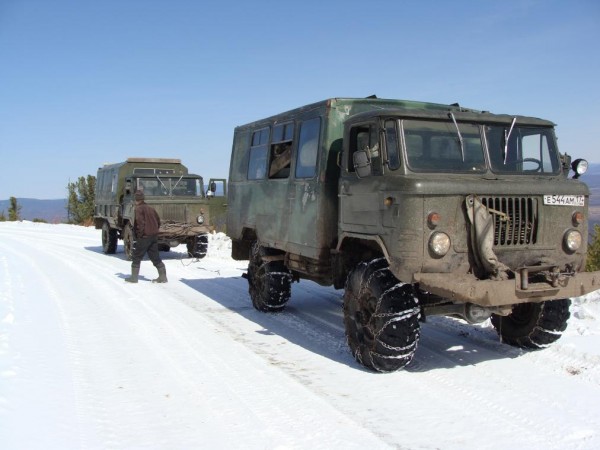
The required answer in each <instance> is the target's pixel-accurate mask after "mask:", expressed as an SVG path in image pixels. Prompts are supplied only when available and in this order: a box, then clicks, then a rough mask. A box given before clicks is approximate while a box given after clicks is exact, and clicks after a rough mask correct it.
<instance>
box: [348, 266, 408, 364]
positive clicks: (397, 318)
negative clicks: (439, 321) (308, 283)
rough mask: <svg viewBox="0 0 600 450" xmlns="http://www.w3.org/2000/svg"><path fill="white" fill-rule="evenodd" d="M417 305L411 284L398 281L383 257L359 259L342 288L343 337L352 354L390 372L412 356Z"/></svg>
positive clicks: (366, 362)
mask: <svg viewBox="0 0 600 450" xmlns="http://www.w3.org/2000/svg"><path fill="white" fill-rule="evenodd" d="M419 316H420V308H419V304H418V300H417V298H416V296H415V293H414V289H413V286H412V285H411V284H403V283H401V282H399V281H398V279H397V278H396V277H394V275H393V274H392V272H391V271H390V269H389V268H388V264H387V261H386V260H385V259H384V258H379V259H374V260H373V261H370V262H368V263H366V262H363V263H360V264H359V265H358V266H357V267H356V268H355V269H354V270H353V271H352V272H351V273H350V275H349V276H348V279H347V281H346V290H345V292H344V325H345V327H346V339H347V341H348V346H349V347H350V351H351V352H352V355H353V356H354V358H355V359H356V360H357V361H358V362H359V363H360V364H362V365H364V366H365V367H368V368H369V369H372V370H376V371H378V372H393V371H396V370H399V369H401V368H403V367H404V366H406V365H407V364H408V363H409V362H410V361H411V360H412V358H413V356H414V354H415V351H416V349H417V343H418V341H419V336H420V324H419Z"/></svg>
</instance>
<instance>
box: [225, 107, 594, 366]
mask: <svg viewBox="0 0 600 450" xmlns="http://www.w3.org/2000/svg"><path fill="white" fill-rule="evenodd" d="M586 166H587V163H586V161H584V160H580V159H578V160H576V161H573V162H572V163H571V158H570V157H569V156H568V155H567V154H560V153H559V151H558V147H557V143H556V137H555V133H554V124H553V123H552V122H550V121H547V120H542V119H538V118H533V117H524V116H520V115H504V114H492V113H489V112H485V111H478V110H474V109H468V108H464V107H461V106H460V105H458V104H453V105H444V104H434V103H424V102H415V101H403V100H386V99H378V98H365V99H350V98H332V99H328V100H325V101H321V102H318V103H314V104H311V105H308V106H304V107H301V108H297V109H294V110H291V111H288V112H285V113H282V114H278V115H276V116H273V117H269V118H266V119H263V120H258V121H256V122H253V123H250V124H247V125H243V126H239V127H237V128H236V129H235V132H234V138H233V148H232V155H231V165H230V178H229V195H228V213H227V233H228V235H229V236H230V237H231V239H232V256H233V258H234V259H236V260H245V259H248V260H249V263H248V272H247V274H245V277H246V278H247V279H248V284H249V292H250V297H251V299H252V303H253V305H254V307H255V308H256V309H258V310H260V311H265V312H278V311H281V310H283V309H284V307H285V305H286V303H287V302H288V300H289V299H290V296H291V284H292V282H293V281H298V280H300V279H307V280H313V281H315V282H317V283H319V284H321V285H333V286H335V288H345V292H344V296H343V314H344V324H345V330H346V338H347V342H348V345H349V347H350V349H351V352H352V354H353V355H354V357H355V358H356V360H357V361H358V362H359V363H361V364H363V365H364V366H366V367H368V368H371V369H374V370H377V371H382V372H389V371H394V370H397V369H400V368H402V367H404V366H405V365H406V364H408V363H409V362H410V360H411V358H412V357H413V355H414V353H415V349H416V347H417V342H418V340H419V336H420V323H421V322H422V321H425V319H426V318H427V317H428V316H434V315H447V316H455V317H461V318H463V319H465V320H466V321H468V322H471V323H478V322H483V321H486V320H487V319H489V318H491V323H492V324H493V326H494V327H495V328H496V330H497V332H498V334H499V335H500V337H501V339H502V340H503V341H505V342H506V343H508V344H512V345H515V346H519V347H525V348H539V347H544V346H546V345H548V344H550V343H552V342H554V341H556V340H557V339H558V338H559V336H560V334H561V332H562V331H564V330H565V328H566V325H567V319H568V318H569V305H570V300H569V298H571V297H574V296H580V295H583V294H586V293H588V292H590V291H593V290H596V289H599V288H600V272H594V273H586V272H583V270H584V267H585V257H586V248H587V242H586V241H587V237H588V221H587V219H588V203H589V190H588V188H587V186H586V185H585V184H584V183H582V182H581V181H580V180H578V177H579V175H581V174H582V173H583V172H584V171H585V169H586ZM571 169H572V170H573V171H574V175H573V177H572V178H569V175H570V170H571Z"/></svg>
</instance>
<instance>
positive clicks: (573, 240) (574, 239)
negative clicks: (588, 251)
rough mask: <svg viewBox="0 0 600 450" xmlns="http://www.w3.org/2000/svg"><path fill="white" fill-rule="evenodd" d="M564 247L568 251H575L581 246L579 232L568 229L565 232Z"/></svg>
mask: <svg viewBox="0 0 600 450" xmlns="http://www.w3.org/2000/svg"><path fill="white" fill-rule="evenodd" d="M564 239H565V247H566V248H567V250H569V251H570V252H576V251H577V250H579V247H581V241H582V239H581V233H580V232H579V231H577V230H569V231H567V232H566V233H565V238H564Z"/></svg>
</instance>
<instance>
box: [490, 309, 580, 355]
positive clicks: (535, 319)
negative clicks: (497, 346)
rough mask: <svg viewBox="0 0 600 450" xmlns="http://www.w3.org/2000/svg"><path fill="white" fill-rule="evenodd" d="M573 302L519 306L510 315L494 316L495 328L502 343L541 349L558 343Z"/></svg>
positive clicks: (565, 326) (493, 323)
mask: <svg viewBox="0 0 600 450" xmlns="http://www.w3.org/2000/svg"><path fill="white" fill-rule="evenodd" d="M570 305H571V300H570V299H568V298H563V299H560V300H550V301H545V302H540V303H519V304H518V305H514V306H513V310H512V313H510V314H509V315H508V316H498V315H496V314H492V318H491V319H492V325H493V326H494V328H495V329H496V331H497V332H498V334H499V335H500V337H501V339H502V341H503V342H506V343H507V344H510V345H513V346H515V347H521V348H529V349H539V348H543V347H547V346H548V345H550V344H552V343H553V342H556V341H557V340H558V339H559V338H560V337H561V335H562V332H563V331H565V329H566V328H567V321H568V320H569V317H570V312H569V306H570Z"/></svg>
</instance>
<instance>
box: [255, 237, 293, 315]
mask: <svg viewBox="0 0 600 450" xmlns="http://www.w3.org/2000/svg"><path fill="white" fill-rule="evenodd" d="M272 255H273V252H272V251H270V250H269V249H267V248H264V247H261V246H260V245H259V243H258V242H255V243H254V244H253V245H252V248H251V249H250V261H249V263H248V287H249V291H250V298H252V305H254V307H255V308H256V309H258V310H259V311H262V312H278V311H282V310H283V309H284V308H285V305H286V304H287V302H288V300H289V299H290V296H291V294H292V274H291V273H290V271H289V270H288V269H287V267H285V265H284V264H283V261H269V260H265V259H263V258H265V257H267V256H272Z"/></svg>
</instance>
